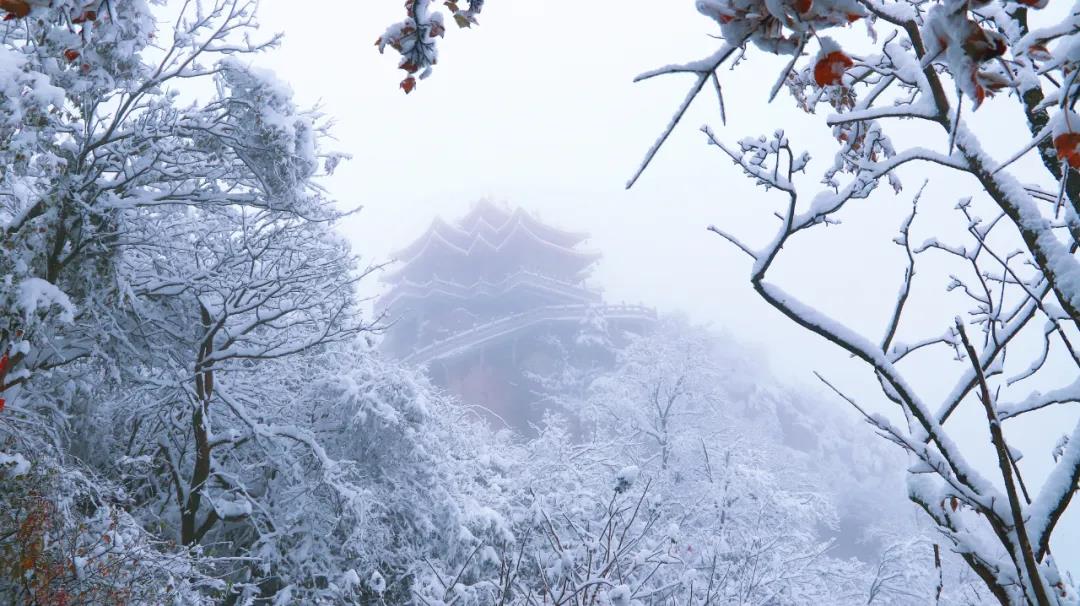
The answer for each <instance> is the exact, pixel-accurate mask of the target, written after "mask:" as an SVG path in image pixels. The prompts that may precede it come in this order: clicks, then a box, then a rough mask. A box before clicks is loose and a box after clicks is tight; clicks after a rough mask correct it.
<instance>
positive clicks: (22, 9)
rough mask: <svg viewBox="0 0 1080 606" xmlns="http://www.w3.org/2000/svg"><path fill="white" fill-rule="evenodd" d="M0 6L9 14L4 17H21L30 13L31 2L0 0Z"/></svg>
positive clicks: (24, 0)
mask: <svg viewBox="0 0 1080 606" xmlns="http://www.w3.org/2000/svg"><path fill="white" fill-rule="evenodd" d="M0 8H2V9H4V10H5V11H7V12H8V13H9V14H8V16H7V17H5V18H4V19H5V20H6V19H8V18H12V17H13V18H15V19H21V18H23V17H25V16H27V15H29V14H30V3H29V2H27V1H26V0H0Z"/></svg>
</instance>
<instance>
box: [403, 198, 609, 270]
mask: <svg viewBox="0 0 1080 606" xmlns="http://www.w3.org/2000/svg"><path fill="white" fill-rule="evenodd" d="M519 226H523V227H524V228H525V229H526V230H527V232H528V233H529V234H530V235H531V236H533V237H534V238H536V239H538V240H542V241H544V242H546V243H548V244H551V245H554V246H557V247H559V248H564V249H567V250H572V249H573V248H574V247H575V246H577V245H578V244H581V243H582V242H584V241H585V240H586V239H587V238H588V237H589V235H588V234H587V233H583V232H571V231H563V230H560V229H557V228H554V227H551V226H550V225H547V224H545V223H541V222H540V221H538V220H537V219H536V218H535V217H533V216H532V215H530V214H529V213H528V212H526V211H525V210H524V209H522V208H520V207H519V208H516V209H514V210H512V211H511V210H510V209H508V208H506V207H504V206H501V205H497V204H495V203H494V202H491V201H490V200H481V201H479V202H477V203H476V204H475V205H473V207H472V209H471V210H469V212H468V214H466V215H465V216H464V217H462V219H461V220H460V221H458V222H457V224H450V223H447V222H446V221H445V220H443V219H442V218H441V217H436V218H435V220H434V221H432V222H431V226H430V227H428V229H427V231H426V232H425V233H424V235H422V236H421V237H420V238H418V239H417V240H416V241H415V242H413V243H412V244H410V245H409V246H407V247H405V248H403V249H401V250H399V251H397V252H396V253H394V255H393V256H394V258H396V259H397V260H399V261H402V262H411V261H412V260H413V259H415V258H417V257H419V256H420V253H421V252H422V251H423V250H424V249H425V248H426V247H428V245H429V241H431V240H438V241H439V242H440V243H441V244H445V245H450V246H453V247H456V248H458V249H461V250H468V249H469V248H470V247H471V246H472V244H473V243H474V242H475V241H476V240H477V239H478V238H483V239H484V240H486V241H487V242H488V243H490V244H492V245H494V246H495V247H498V246H499V245H501V243H503V242H505V241H506V240H507V239H508V238H509V237H510V236H511V235H513V232H515V230H516V228H518V227H519Z"/></svg>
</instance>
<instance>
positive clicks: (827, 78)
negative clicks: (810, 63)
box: [814, 50, 855, 87]
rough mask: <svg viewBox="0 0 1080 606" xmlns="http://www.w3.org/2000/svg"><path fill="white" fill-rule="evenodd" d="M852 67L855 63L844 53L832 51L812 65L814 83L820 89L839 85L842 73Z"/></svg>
mask: <svg viewBox="0 0 1080 606" xmlns="http://www.w3.org/2000/svg"><path fill="white" fill-rule="evenodd" d="M854 65H855V62H854V61H852V60H851V57H849V56H847V55H845V54H844V51H838V50H836V51H832V52H831V53H829V54H827V55H825V56H824V57H822V58H821V59H819V60H818V62H817V63H816V64H815V65H814V82H817V85H818V86H822V87H824V86H830V85H833V84H840V82H841V80H842V79H843V76H844V71H845V70H847V69H848V68H849V67H852V66H854Z"/></svg>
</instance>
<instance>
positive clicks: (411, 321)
mask: <svg viewBox="0 0 1080 606" xmlns="http://www.w3.org/2000/svg"><path fill="white" fill-rule="evenodd" d="M587 238H588V234H585V233H578V232H570V231H563V230H560V229H556V228H555V227H552V226H550V225H547V224H545V223H542V222H541V221H539V220H537V219H536V218H535V217H533V216H532V215H530V214H529V213H527V212H525V211H524V210H523V209H521V208H517V209H510V208H508V207H507V206H505V205H503V204H498V203H495V202H492V201H489V200H483V201H480V202H478V203H477V204H476V205H474V206H473V208H472V210H471V211H470V212H469V213H468V214H466V215H465V217H463V218H462V219H461V220H460V221H458V222H456V223H448V222H446V221H444V220H442V219H440V218H437V219H435V221H434V222H432V224H431V227H429V228H428V229H427V231H426V232H425V233H424V235H423V236H421V237H420V238H419V239H418V240H417V241H416V242H414V243H413V244H411V245H410V246H408V247H407V248H405V249H403V250H401V251H399V252H398V253H397V254H396V255H395V257H396V259H397V261H398V263H397V266H396V269H395V270H393V271H392V272H391V273H388V274H387V275H385V276H384V278H383V279H384V280H385V281H386V282H388V283H389V284H390V288H389V291H388V292H387V293H386V294H385V295H384V296H383V297H382V298H381V299H380V300H379V301H378V303H377V308H378V309H379V310H380V311H383V312H385V313H386V314H387V317H388V318H389V319H390V321H391V323H392V324H391V327H390V329H389V330H388V331H387V334H386V339H385V340H384V342H383V345H382V347H383V349H384V350H385V351H387V352H388V353H390V354H391V355H394V356H396V357H398V358H401V359H403V360H405V361H406V362H410V363H414V364H418V365H423V366H425V367H427V369H428V371H429V374H430V376H431V378H432V380H433V381H434V382H435V383H436V384H437V385H440V386H442V387H443V388H445V389H447V390H449V391H450V392H452V393H455V394H457V395H458V396H459V397H460V398H461V399H462V400H463V401H464V402H466V403H470V404H476V405H480V406H483V407H484V408H486V409H487V410H489V411H491V412H492V414H493V415H494V416H495V417H497V418H499V419H502V420H503V421H505V422H506V423H508V424H509V425H512V426H516V427H525V426H526V425H527V424H528V423H529V422H530V421H532V420H535V419H537V418H539V417H540V416H541V415H542V413H543V409H544V405H543V401H544V400H545V399H546V398H549V397H551V396H552V395H554V394H553V392H556V391H558V390H559V389H561V388H565V387H566V383H567V382H568V381H569V382H572V380H573V379H572V378H573V377H575V376H581V375H583V374H587V373H588V371H589V370H590V369H593V368H597V367H603V366H606V365H608V364H610V363H611V361H612V344H613V343H617V342H618V341H619V340H620V339H621V338H622V337H623V336H624V335H625V333H626V332H634V333H640V332H642V331H644V330H646V329H647V328H648V327H649V326H651V325H652V324H653V323H654V322H655V319H656V314H655V312H654V311H653V310H651V309H647V308H644V307H640V306H627V305H617V306H616V305H606V304H605V303H604V301H603V298H602V296H601V294H600V292H599V290H598V289H596V288H592V287H590V286H589V285H588V283H587V278H588V276H589V273H590V271H591V270H592V268H593V267H594V265H595V263H596V262H597V261H598V260H599V258H600V254H599V253H597V252H595V251H590V250H587V249H585V248H583V244H584V243H585V241H586V240H587Z"/></svg>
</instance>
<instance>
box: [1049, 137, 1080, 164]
mask: <svg viewBox="0 0 1080 606" xmlns="http://www.w3.org/2000/svg"><path fill="white" fill-rule="evenodd" d="M1054 149H1056V150H1057V157H1058V160H1064V161H1066V162H1068V163H1069V166H1071V167H1073V168H1075V169H1080V133H1062V134H1060V135H1058V136H1057V137H1055V138H1054Z"/></svg>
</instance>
